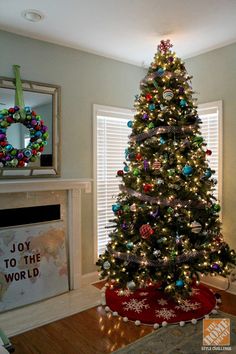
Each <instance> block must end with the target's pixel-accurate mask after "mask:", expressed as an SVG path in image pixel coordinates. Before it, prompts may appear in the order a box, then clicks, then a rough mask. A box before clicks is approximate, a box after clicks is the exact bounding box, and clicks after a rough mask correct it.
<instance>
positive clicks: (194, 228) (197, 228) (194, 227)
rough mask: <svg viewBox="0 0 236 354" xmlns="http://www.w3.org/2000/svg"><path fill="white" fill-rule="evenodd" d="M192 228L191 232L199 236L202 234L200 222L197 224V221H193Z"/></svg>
mask: <svg viewBox="0 0 236 354" xmlns="http://www.w3.org/2000/svg"><path fill="white" fill-rule="evenodd" d="M190 227H191V231H192V232H193V233H194V234H199V232H201V229H202V225H201V224H199V222H197V221H193V222H192V223H191V225H190Z"/></svg>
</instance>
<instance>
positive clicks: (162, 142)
mask: <svg viewBox="0 0 236 354" xmlns="http://www.w3.org/2000/svg"><path fill="white" fill-rule="evenodd" d="M159 142H160V144H161V145H163V144H165V142H166V141H165V139H164V138H162V136H161V137H160V140H159Z"/></svg>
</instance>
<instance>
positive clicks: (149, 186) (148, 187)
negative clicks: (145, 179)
mask: <svg viewBox="0 0 236 354" xmlns="http://www.w3.org/2000/svg"><path fill="white" fill-rule="evenodd" d="M151 189H152V184H150V183H145V184H144V185H143V191H144V193H148V192H150V190H151Z"/></svg>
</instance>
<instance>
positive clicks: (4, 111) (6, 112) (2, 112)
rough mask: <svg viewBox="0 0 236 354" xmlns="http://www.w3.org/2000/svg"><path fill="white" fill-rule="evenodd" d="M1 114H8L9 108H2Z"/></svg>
mask: <svg viewBox="0 0 236 354" xmlns="http://www.w3.org/2000/svg"><path fill="white" fill-rule="evenodd" d="M1 114H3V115H4V116H6V115H7V114H8V109H5V108H4V109H2V110H1Z"/></svg>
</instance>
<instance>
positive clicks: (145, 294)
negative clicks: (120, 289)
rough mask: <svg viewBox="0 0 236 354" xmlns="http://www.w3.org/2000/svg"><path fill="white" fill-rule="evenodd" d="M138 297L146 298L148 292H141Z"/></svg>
mask: <svg viewBox="0 0 236 354" xmlns="http://www.w3.org/2000/svg"><path fill="white" fill-rule="evenodd" d="M139 295H140V296H147V295H148V292H147V291H142V292H141V293H139Z"/></svg>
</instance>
